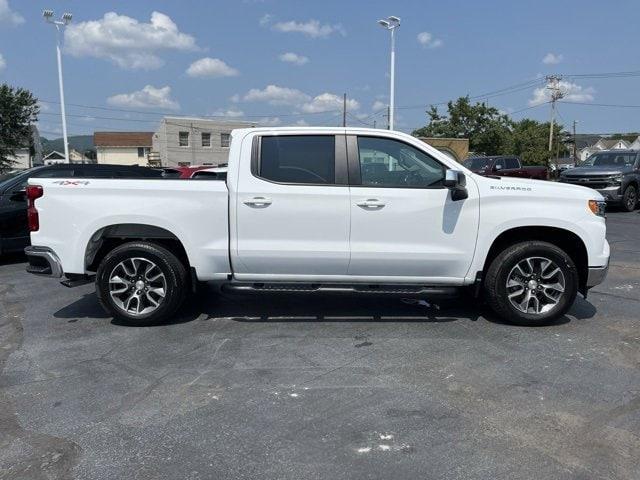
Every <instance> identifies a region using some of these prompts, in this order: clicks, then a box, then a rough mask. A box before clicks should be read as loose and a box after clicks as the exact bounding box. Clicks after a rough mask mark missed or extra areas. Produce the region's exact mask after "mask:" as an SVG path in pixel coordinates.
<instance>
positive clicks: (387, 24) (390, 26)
mask: <svg viewBox="0 0 640 480" xmlns="http://www.w3.org/2000/svg"><path fill="white" fill-rule="evenodd" d="M378 24H379V25H380V26H382V27H383V28H386V29H387V30H389V31H391V80H390V86H389V90H390V92H389V130H393V117H394V110H395V82H396V28H398V27H399V26H400V19H399V18H398V17H394V16H390V17H387V18H386V19H384V20H378Z"/></svg>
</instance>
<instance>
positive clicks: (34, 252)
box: [24, 246, 63, 278]
mask: <svg viewBox="0 0 640 480" xmlns="http://www.w3.org/2000/svg"><path fill="white" fill-rule="evenodd" d="M24 253H25V255H26V256H27V257H39V258H44V259H45V260H46V261H47V263H48V264H49V267H50V268H51V273H37V272H33V271H30V272H29V273H33V274H34V275H40V276H43V277H54V278H60V277H62V275H63V271H62V264H61V263H60V259H59V258H58V256H57V255H56V254H55V252H54V251H53V250H51V249H50V248H49V247H33V246H31V247H26V248H25V249H24ZM27 271H29V270H28V267H27Z"/></svg>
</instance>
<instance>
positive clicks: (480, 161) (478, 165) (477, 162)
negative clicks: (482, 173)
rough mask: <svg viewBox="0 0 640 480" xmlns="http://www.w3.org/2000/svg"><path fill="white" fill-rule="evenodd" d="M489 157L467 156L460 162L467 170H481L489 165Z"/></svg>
mask: <svg viewBox="0 0 640 480" xmlns="http://www.w3.org/2000/svg"><path fill="white" fill-rule="evenodd" d="M490 162H491V159H489V158H469V159H467V160H465V161H464V162H462V164H463V165H464V166H465V167H467V168H468V169H469V170H483V169H485V168H487V167H488V166H489V163H490Z"/></svg>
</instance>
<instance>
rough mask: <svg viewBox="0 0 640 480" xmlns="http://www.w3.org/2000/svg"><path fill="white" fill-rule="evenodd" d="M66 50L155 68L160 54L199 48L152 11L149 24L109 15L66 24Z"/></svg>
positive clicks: (124, 64) (128, 65)
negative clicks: (166, 51)
mask: <svg viewBox="0 0 640 480" xmlns="http://www.w3.org/2000/svg"><path fill="white" fill-rule="evenodd" d="M0 1H2V0H0ZM65 49H66V50H67V51H68V52H69V53H70V54H71V55H74V56H76V57H95V58H105V59H108V60H110V61H112V62H113V63H115V64H116V65H118V66H119V67H122V68H131V69H134V68H142V69H155V68H159V67H161V66H162V65H163V64H164V61H163V60H162V59H161V58H160V57H159V56H158V53H159V52H160V51H162V50H179V51H189V50H197V49H198V46H197V45H196V41H195V38H194V37H192V36H191V35H188V34H186V33H182V32H180V31H179V30H178V27H177V25H176V24H175V23H174V22H173V20H171V18H170V17H169V16H167V15H165V14H163V13H159V12H153V13H152V14H151V20H150V23H141V22H139V21H138V20H136V19H135V18H131V17H127V16H125V15H118V14H117V13H115V12H109V13H105V14H104V17H102V18H101V19H99V20H91V21H87V22H80V23H77V24H73V23H72V24H71V25H69V26H68V27H67V29H66V30H65Z"/></svg>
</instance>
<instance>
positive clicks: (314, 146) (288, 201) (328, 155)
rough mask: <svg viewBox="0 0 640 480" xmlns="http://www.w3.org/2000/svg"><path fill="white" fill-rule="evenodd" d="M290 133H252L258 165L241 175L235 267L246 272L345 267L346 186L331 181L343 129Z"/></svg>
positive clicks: (335, 271)
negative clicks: (336, 132)
mask: <svg viewBox="0 0 640 480" xmlns="http://www.w3.org/2000/svg"><path fill="white" fill-rule="evenodd" d="M292 137H294V136H288V137H285V136H280V137H262V138H261V139H257V140H256V141H259V142H260V144H259V145H260V146H259V148H256V149H255V150H256V153H255V154H254V155H258V156H259V158H260V161H259V162H256V164H255V165H254V166H253V167H252V168H253V169H254V170H256V171H254V172H253V174H246V175H241V176H240V178H239V181H238V189H237V190H238V191H237V203H236V217H237V218H236V226H237V233H236V238H237V255H236V257H237V258H235V259H234V260H235V261H236V262H235V263H234V265H233V267H234V270H235V272H236V273H238V274H239V275H242V276H243V277H242V278H243V279H250V278H255V279H260V278H263V277H261V276H268V275H281V276H283V275H292V276H296V275H298V276H302V275H311V276H314V275H315V276H329V275H346V273H347V267H348V263H349V221H350V207H349V203H350V197H349V187H348V186H347V185H346V180H345V181H344V183H345V184H344V185H335V183H336V181H338V180H339V179H338V180H337V176H339V175H336V172H339V171H342V170H344V171H345V175H346V167H344V168H336V167H337V165H336V164H335V162H336V158H338V157H341V158H339V159H338V161H341V160H342V161H344V162H345V164H346V155H345V154H344V153H341V154H340V153H338V152H343V150H344V136H338V137H337V138H338V141H336V140H335V139H334V136H333V135H331V136H327V135H317V136H313V135H305V136H302V135H297V136H295V137H296V138H292ZM310 137H314V138H310ZM317 137H323V138H320V139H319V138H317ZM328 137H330V139H329V138H328ZM273 138H275V140H273ZM252 163H253V162H252ZM296 182H297V183H296ZM312 182H313V183H312ZM321 182H322V183H321Z"/></svg>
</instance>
